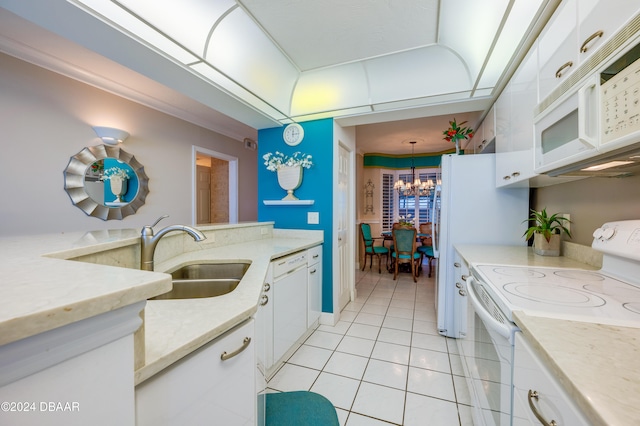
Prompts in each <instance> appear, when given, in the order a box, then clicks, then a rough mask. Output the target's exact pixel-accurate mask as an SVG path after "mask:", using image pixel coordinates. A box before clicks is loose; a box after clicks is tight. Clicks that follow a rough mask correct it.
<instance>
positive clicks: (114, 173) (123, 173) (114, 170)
mask: <svg viewBox="0 0 640 426" xmlns="http://www.w3.org/2000/svg"><path fill="white" fill-rule="evenodd" d="M111 178H120V179H122V180H127V179H129V178H131V176H129V172H128V171H127V170H125V169H121V168H120V167H109V168H108V169H106V170H105V171H104V173H103V174H102V177H101V178H100V180H109V179H111Z"/></svg>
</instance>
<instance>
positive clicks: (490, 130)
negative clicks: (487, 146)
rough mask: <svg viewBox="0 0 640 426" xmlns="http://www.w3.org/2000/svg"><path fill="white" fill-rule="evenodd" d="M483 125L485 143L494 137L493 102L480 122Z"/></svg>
mask: <svg viewBox="0 0 640 426" xmlns="http://www.w3.org/2000/svg"><path fill="white" fill-rule="evenodd" d="M482 125H483V126H484V140H486V141H487V143H489V142H491V141H492V140H493V138H495V137H496V107H495V104H494V105H493V106H492V107H491V109H490V110H489V112H488V113H487V116H486V117H485V118H484V121H483V122H482Z"/></svg>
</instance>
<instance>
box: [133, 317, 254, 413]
mask: <svg viewBox="0 0 640 426" xmlns="http://www.w3.org/2000/svg"><path fill="white" fill-rule="evenodd" d="M253 337H254V321H253V319H249V320H247V321H245V322H244V323H242V324H240V325H239V326H237V327H235V328H234V329H232V330H230V331H228V332H227V333H225V334H223V335H222V336H220V337H218V338H217V339H215V340H214V341H212V342H211V343H209V344H207V345H206V346H204V347H202V348H200V349H198V350H197V351H195V352H193V353H191V354H190V355H188V356H187V357H185V358H184V359H182V360H180V361H178V362H176V363H175V364H173V365H172V366H170V367H168V368H166V369H165V370H163V371H161V372H160V373H158V374H156V375H155V376H153V377H151V378H150V379H148V380H147V381H145V382H143V383H141V384H139V385H138V386H137V387H136V392H135V393H136V425H137V426H145V425H153V426H161V425H176V426H182V425H190V426H197V425H211V424H220V425H243V426H244V425H254V424H255V418H256V392H255V386H256V376H255V374H256V368H255V344H254V343H253V342H252V339H253Z"/></svg>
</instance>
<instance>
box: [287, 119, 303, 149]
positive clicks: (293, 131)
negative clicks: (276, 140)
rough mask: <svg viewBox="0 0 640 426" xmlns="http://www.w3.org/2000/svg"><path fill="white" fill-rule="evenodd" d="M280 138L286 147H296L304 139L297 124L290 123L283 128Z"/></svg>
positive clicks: (301, 129)
mask: <svg viewBox="0 0 640 426" xmlns="http://www.w3.org/2000/svg"><path fill="white" fill-rule="evenodd" d="M282 138H283V139H284V142H285V143H286V144H287V145H289V146H296V145H298V144H299V143H300V142H302V138H304V129H303V128H302V126H301V125H299V124H298V123H291V124H289V125H287V127H285V128H284V132H283V133H282Z"/></svg>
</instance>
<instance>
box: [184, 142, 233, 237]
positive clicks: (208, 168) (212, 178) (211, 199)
mask: <svg viewBox="0 0 640 426" xmlns="http://www.w3.org/2000/svg"><path fill="white" fill-rule="evenodd" d="M192 221H193V224H194V225H201V224H207V223H238V159H237V158H236V157H232V156H229V155H227V154H223V153H220V152H216V151H212V150H209V149H206V148H201V147H197V146H194V147H193V217H192Z"/></svg>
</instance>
